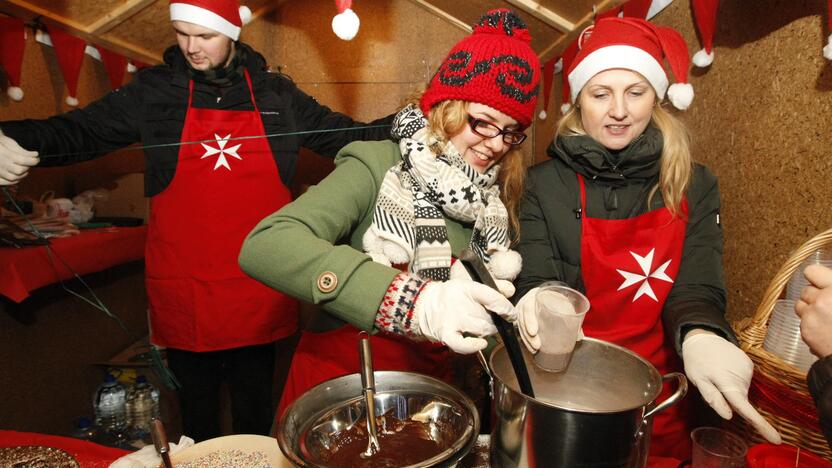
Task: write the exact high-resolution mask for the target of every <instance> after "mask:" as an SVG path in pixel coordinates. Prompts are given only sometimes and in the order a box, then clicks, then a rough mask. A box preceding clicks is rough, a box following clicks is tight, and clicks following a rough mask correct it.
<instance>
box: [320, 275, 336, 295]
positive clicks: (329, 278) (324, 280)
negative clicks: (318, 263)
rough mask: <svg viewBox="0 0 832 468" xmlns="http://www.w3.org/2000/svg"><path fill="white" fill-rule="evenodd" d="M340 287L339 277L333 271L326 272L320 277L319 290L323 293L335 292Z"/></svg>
mask: <svg viewBox="0 0 832 468" xmlns="http://www.w3.org/2000/svg"><path fill="white" fill-rule="evenodd" d="M336 287H338V277H337V276H335V273H333V272H331V271H325V272H323V273H321V275H320V276H318V290H320V291H321V292H323V293H330V292H332V291H335V288H336Z"/></svg>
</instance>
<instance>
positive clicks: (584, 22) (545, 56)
mask: <svg viewBox="0 0 832 468" xmlns="http://www.w3.org/2000/svg"><path fill="white" fill-rule="evenodd" d="M626 1H627V0H602V1H601V2H600V3H599V4H598V5H597V6H596V8H595V11H591V12H589V13H587V14H586V15H584V17H583V18H581V20H580V21H578V22H577V23H575V27H574V28H573V29H572V31H571V32H569V33H567V34H565V35H563V36H561V37H560V38H558V40H556V41H555V42H553V43H551V44H550V45H549V46H548V47H546V48H545V49H543V51H541V52H540V53H539V54H538V55H539V56H540V61H541V62H546V61H547V60H549V59H551V58H552V57H557V56H559V55H560V54H561V53H562V52H563V51H564V49H566V48H567V47H568V46H569V44H570V43H571V42H572V41H573V40H574V39H575V38H576V37H578V34H580V33H581V32H582V31H583V30H584V29H585V28H586V27H587V26H589V25H590V24H592V22H593V21H595V15H596V12H597V13H601V12H603V11H607V10H609V9H611V8H614V7H617V6H618V5H621V4H623V3H626Z"/></svg>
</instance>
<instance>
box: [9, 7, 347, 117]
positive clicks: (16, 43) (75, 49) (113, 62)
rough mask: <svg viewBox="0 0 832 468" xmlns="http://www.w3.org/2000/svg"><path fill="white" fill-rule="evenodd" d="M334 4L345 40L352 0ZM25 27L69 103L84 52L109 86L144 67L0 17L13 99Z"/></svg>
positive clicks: (335, 24) (59, 33) (17, 97)
mask: <svg viewBox="0 0 832 468" xmlns="http://www.w3.org/2000/svg"><path fill="white" fill-rule="evenodd" d="M335 5H336V8H337V10H338V14H337V15H336V16H335V17H333V18H332V30H333V32H335V34H336V35H337V36H338V37H339V38H341V39H343V40H345V41H349V40H351V39H353V38H354V37H355V36H356V34H358V27H359V25H360V21H359V19H358V15H356V14H355V12H354V11H353V10H352V0H335ZM240 17H241V20H242V22H243V23H244V24H245V23H247V22H248V21H249V20H250V18H251V12H250V10H249V9H248V8H246V7H241V8H240ZM27 26H28V27H29V28H31V29H32V30H34V33H35V40H36V41H37V42H39V43H41V44H43V45H46V46H51V47H53V48H54V50H55V57H56V59H57V61H58V68H59V69H60V70H61V75H63V78H64V82H65V83H66V88H67V97H66V99H65V102H66V103H67V104H68V105H70V106H77V105H78V98H77V97H76V96H77V94H78V79H79V77H80V74H81V66H82V64H83V61H84V54H87V55H89V56H90V57H92V58H94V59H96V60H99V61H101V62H102V64H103V66H104V69H105V71H106V72H107V77H108V81H109V83H110V87H111V88H112V89H116V88H118V87H119V86H121V84H122V83H123V82H124V74H125V71H126V72H129V73H135V72H136V71H137V70H138V69H141V68H144V67H147V66H148V65H147V64H145V63H142V62H139V61H136V60H128V59H127V58H126V57H124V56H123V55H121V54H118V53H116V52H113V51H110V50H107V49H105V48H103V47H100V46H92V45H87V43H86V41H84V40H83V39H81V38H79V37H76V36H73V35H72V34H70V33H68V32H66V31H64V30H63V29H61V28H60V27H58V26H53V25H50V26H45V25H42V24H39V23H35V24H26V22H24V21H23V20H22V19H19V18H14V17H11V16H2V17H0V68H2V70H3V71H4V72H5V74H6V77H7V80H8V83H9V86H8V88H7V89H6V94H7V95H8V96H9V98H11V99H12V100H13V101H21V100H23V97H24V92H23V88H22V87H21V82H20V78H21V74H22V73H21V72H22V68H23V53H24V49H25V47H26V37H27Z"/></svg>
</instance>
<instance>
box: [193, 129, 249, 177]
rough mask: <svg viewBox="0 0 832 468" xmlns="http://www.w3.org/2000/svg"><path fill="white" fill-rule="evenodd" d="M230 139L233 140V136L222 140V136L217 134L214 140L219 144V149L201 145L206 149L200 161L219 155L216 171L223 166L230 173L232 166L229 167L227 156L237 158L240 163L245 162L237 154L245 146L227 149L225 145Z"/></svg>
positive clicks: (227, 136) (215, 165) (215, 166)
mask: <svg viewBox="0 0 832 468" xmlns="http://www.w3.org/2000/svg"><path fill="white" fill-rule="evenodd" d="M230 138H231V134H228V135H226V136H225V137H223V138H220V136H219V135H217V134H216V133H215V134H214V139H215V140H216V142H217V148H214V147H213V146H209V145H206V144H205V143H201V144H202V147H203V148H205V154H203V155H202V157H201V158H199V159H205V158H207V157H209V156H213V155H215V154H217V155H218V156H217V162H216V164H214V170H215V171H216V170H217V169H219V168H220V166H222V167H224V168H226V169H228V170H229V171H230V170H231V166H229V165H228V159H226V158H225V157H226V156H231V157H232V158H237V159H239V160H240V161H242V160H243V158H241V157H240V155H238V154H237V150H238V149H239V148H240V146H243V145H242V144H240V145H235V146H232V147H230V148H226V147H225V145H226V144H228V140H229V139H230Z"/></svg>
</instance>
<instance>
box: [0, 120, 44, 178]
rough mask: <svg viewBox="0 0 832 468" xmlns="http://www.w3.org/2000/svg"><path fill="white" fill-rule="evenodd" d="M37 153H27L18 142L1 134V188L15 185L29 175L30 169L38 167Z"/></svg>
mask: <svg viewBox="0 0 832 468" xmlns="http://www.w3.org/2000/svg"><path fill="white" fill-rule="evenodd" d="M38 162H40V160H39V159H38V153H37V151H27V150H25V149H23V148H21V147H20V145H18V144H17V142H16V141H14V140H12V139H11V138H9V137H7V136H6V135H3V132H0V186H3V185H14V184H16V183H18V182H20V180H21V179H23V178H24V177H26V174H28V173H29V168H30V167H33V166H37V164H38Z"/></svg>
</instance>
